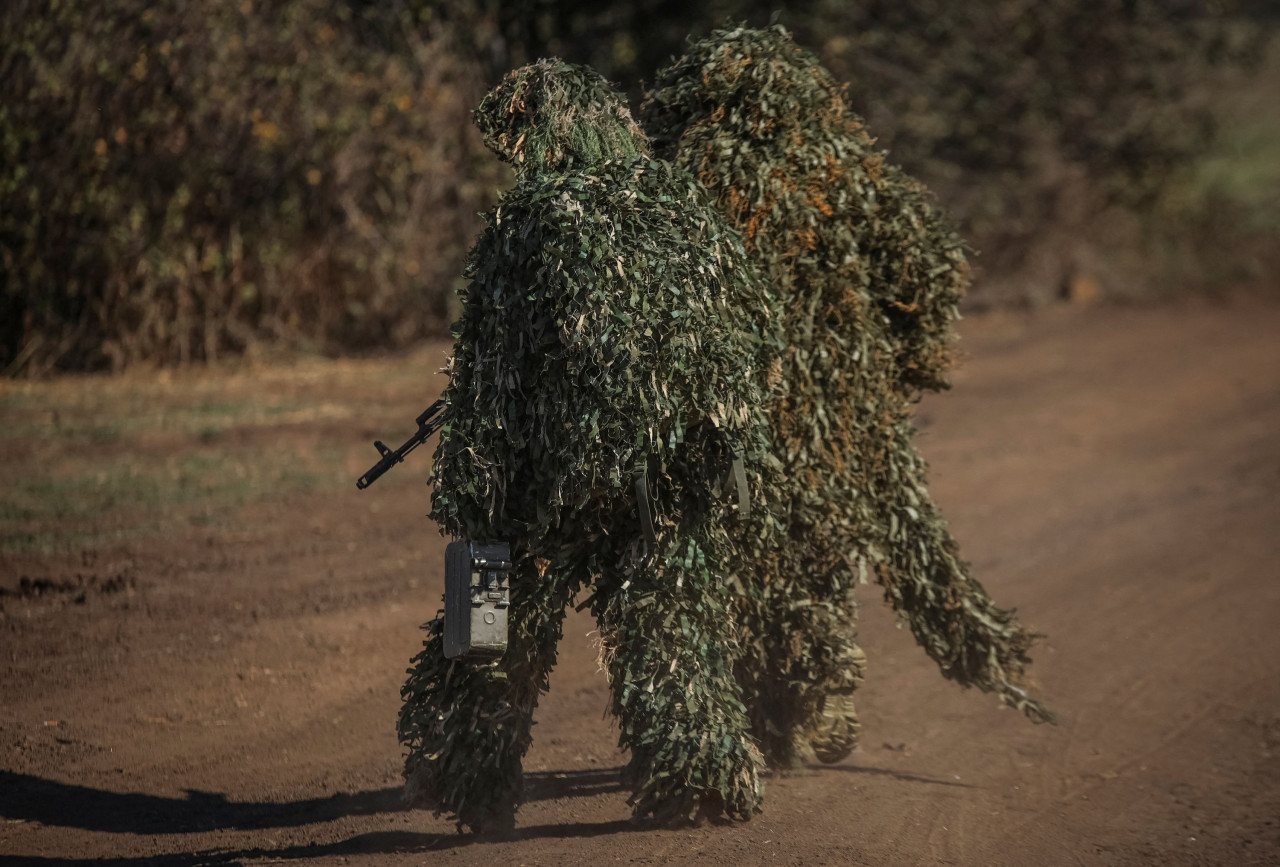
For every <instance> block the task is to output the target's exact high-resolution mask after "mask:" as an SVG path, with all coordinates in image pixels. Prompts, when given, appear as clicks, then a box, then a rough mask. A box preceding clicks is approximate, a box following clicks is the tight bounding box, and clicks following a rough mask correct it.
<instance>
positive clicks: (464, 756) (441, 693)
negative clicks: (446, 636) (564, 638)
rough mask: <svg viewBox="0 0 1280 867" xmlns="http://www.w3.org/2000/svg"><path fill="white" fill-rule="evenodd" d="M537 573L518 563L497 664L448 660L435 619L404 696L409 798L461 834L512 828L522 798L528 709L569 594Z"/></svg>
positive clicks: (527, 560) (542, 681)
mask: <svg viewBox="0 0 1280 867" xmlns="http://www.w3.org/2000/svg"><path fill="white" fill-rule="evenodd" d="M539 573H540V570H539V569H538V568H537V566H536V565H535V564H534V562H533V560H532V558H531V557H528V556H525V557H523V558H520V559H518V560H517V561H516V563H515V567H514V570H513V573H512V578H511V609H510V611H509V615H508V616H509V621H508V623H509V627H508V628H509V637H508V645H507V650H506V653H505V654H504V655H503V656H502V658H501V659H499V660H497V661H496V662H492V663H484V662H480V663H477V662H472V661H468V660H465V659H458V660H450V659H445V657H444V641H443V624H442V621H441V620H439V619H437V620H433V621H432V622H431V623H428V624H427V625H426V627H425V628H426V630H427V638H426V641H425V643H424V645H423V649H422V652H421V653H419V654H418V655H417V656H416V657H414V659H413V663H412V668H410V669H409V679H408V681H407V682H406V683H405V685H404V687H403V688H402V689H401V697H402V698H403V700H404V705H403V707H402V709H401V711H400V719H399V726H398V729H399V734H400V742H401V743H402V744H404V745H405V746H407V747H408V755H407V756H406V758H405V771H404V775H405V795H406V798H407V800H409V802H410V803H412V804H415V805H417V806H422V807H428V808H431V809H434V810H436V811H437V812H444V813H450V814H452V815H454V816H456V818H457V821H458V823H459V825H460V826H461V825H468V826H470V827H471V828H473V829H475V830H481V829H484V828H501V827H505V826H509V825H510V824H511V823H512V817H513V816H514V811H515V809H516V808H517V807H518V806H519V805H520V803H521V800H522V791H523V778H522V773H521V760H522V759H523V757H524V754H525V752H526V751H527V750H528V749H529V744H530V742H531V740H532V737H531V732H530V729H531V727H532V724H533V711H534V708H535V707H536V705H537V703H538V697H539V695H540V694H541V693H542V692H543V691H545V690H546V688H547V677H548V674H549V673H550V671H551V668H552V666H553V665H554V664H555V659H556V645H557V643H558V642H559V640H560V636H561V633H562V627H563V622H564V615H565V607H566V606H567V605H568V602H569V600H570V598H571V597H572V594H573V589H574V588H573V587H572V586H571V583H570V581H569V580H567V579H566V578H565V577H564V576H563V575H557V574H556V573H555V572H554V571H552V570H548V571H546V572H545V574H539Z"/></svg>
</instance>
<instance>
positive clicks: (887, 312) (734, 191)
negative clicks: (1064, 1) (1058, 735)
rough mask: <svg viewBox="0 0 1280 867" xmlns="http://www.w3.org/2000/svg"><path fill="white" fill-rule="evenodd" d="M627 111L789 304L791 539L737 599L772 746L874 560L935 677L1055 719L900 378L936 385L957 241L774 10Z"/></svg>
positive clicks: (717, 39)
mask: <svg viewBox="0 0 1280 867" xmlns="http://www.w3.org/2000/svg"><path fill="white" fill-rule="evenodd" d="M641 123H642V126H644V127H645V129H646V130H647V131H648V133H649V134H650V136H651V140H652V141H653V143H654V147H655V151H656V153H658V154H659V155H660V156H664V157H666V158H669V159H672V160H673V161H674V162H676V163H677V164H678V165H680V166H683V167H684V168H686V169H688V170H689V171H690V172H692V173H693V174H695V175H696V176H697V177H698V179H699V180H700V181H701V183H702V184H703V185H704V186H705V187H706V188H707V190H708V192H709V193H710V195H711V197H712V199H713V200H714V202H715V204H716V206H717V207H718V208H719V209H720V210H721V211H722V212H723V213H724V214H725V215H726V217H728V219H729V220H730V222H731V223H732V224H733V225H734V226H736V227H737V228H738V229H739V231H740V232H741V233H742V237H743V241H744V244H745V246H746V249H747V251H748V253H749V254H750V256H751V257H752V259H753V260H754V261H755V262H756V264H757V265H758V266H759V268H760V270H761V272H762V273H763V274H764V275H766V276H767V278H768V279H769V280H770V282H771V284H772V287H773V288H774V291H775V292H776V293H777V295H778V296H779V297H778V298H777V299H776V302H775V303H777V304H778V305H780V306H781V307H782V308H783V310H784V319H783V330H784V332H785V334H786V337H787V341H788V343H789V344H790V345H789V348H788V351H787V353H786V355H785V356H784V363H783V366H782V369H781V380H782V383H781V395H782V396H781V397H780V398H779V400H778V402H777V403H776V404H774V405H772V406H771V407H770V409H769V416H770V422H771V435H772V436H771V438H772V440H773V442H774V447H775V452H776V454H777V455H778V457H779V458H780V459H781V460H782V462H783V464H784V472H783V474H782V475H781V476H780V478H781V479H782V480H783V481H782V482H781V483H780V486H779V488H778V489H777V490H774V491H768V492H766V493H767V495H768V496H769V498H770V499H771V500H772V501H773V502H774V503H775V504H776V506H777V513H778V515H779V519H780V520H782V521H783V523H784V525H785V527H786V531H785V535H786V537H787V538H790V539H794V540H800V541H802V544H797V545H791V546H786V547H782V548H778V547H775V546H774V545H773V541H772V539H771V538H770V537H766V538H765V539H764V540H762V541H760V542H759V543H757V544H755V545H753V550H752V554H751V555H750V558H751V559H752V560H754V561H755V562H756V563H758V564H759V567H760V569H761V570H762V572H763V573H764V574H767V575H770V576H772V577H771V580H770V581H768V582H767V584H766V592H765V594H764V595H762V596H761V597H759V607H758V608H757V609H756V610H754V611H752V610H748V611H747V612H745V613H744V617H743V634H744V638H743V640H744V642H746V643H748V646H747V648H746V652H745V656H744V660H743V662H742V663H741V664H740V668H741V669H742V672H741V676H740V680H742V682H743V684H744V690H745V691H746V693H747V703H748V705H749V706H751V707H755V708H762V709H764V710H763V711H762V715H761V716H760V717H758V718H756V719H755V720H754V721H753V722H754V725H755V730H756V732H757V735H758V736H759V737H760V739H761V743H762V745H763V746H764V748H765V752H766V755H768V756H769V757H770V759H771V760H773V761H775V762H778V763H780V764H786V763H787V762H789V761H790V762H794V761H796V760H797V759H799V758H802V757H800V756H798V755H796V754H795V744H797V743H801V742H803V741H804V740H805V738H803V737H797V736H796V733H797V732H800V733H805V732H811V733H812V732H821V731H822V730H823V727H824V725H825V723H824V722H823V720H822V708H824V707H825V706H826V703H825V696H827V695H828V694H840V690H843V689H844V687H843V686H841V685H840V683H839V680H840V675H839V671H838V665H839V664H840V663H839V662H838V660H839V659H840V658H841V657H842V656H844V655H847V654H848V653H851V652H852V648H854V647H855V646H856V645H855V644H854V638H855V631H854V626H853V620H854V614H855V610H854V606H853V595H852V591H853V585H854V584H855V583H857V582H858V581H859V580H861V579H862V578H863V576H865V575H866V574H867V573H868V572H874V573H875V575H876V577H877V578H878V580H879V581H880V583H881V584H882V585H883V586H884V588H885V595H886V598H887V599H888V600H889V602H890V603H892V604H893V606H894V607H895V609H896V610H897V611H898V613H899V615H900V616H901V617H903V618H904V619H905V620H906V621H907V623H908V624H909V625H910V627H911V630H912V632H913V634H914V635H915V637H916V640H917V641H918V642H919V643H920V644H921V645H922V646H923V647H924V648H925V650H926V651H927V652H928V653H929V654H930V656H932V657H933V658H934V659H935V660H936V661H937V662H938V664H939V666H940V667H941V669H942V671H943V673H944V674H945V675H946V676H947V677H949V678H952V679H954V680H956V681H957V682H959V683H961V684H964V685H966V686H977V687H979V688H981V689H983V690H988V691H992V692H995V693H997V694H998V695H999V696H1000V697H1001V699H1002V700H1003V701H1004V702H1005V703H1006V704H1009V705H1012V706H1014V707H1017V708H1019V709H1021V710H1022V711H1024V712H1025V713H1026V714H1027V716H1028V717H1030V718H1031V719H1033V720H1037V721H1039V720H1045V719H1048V718H1049V714H1048V712H1047V711H1046V710H1045V709H1044V707H1043V706H1042V705H1041V704H1040V703H1039V702H1037V701H1035V700H1033V699H1031V698H1029V697H1028V696H1027V693H1026V691H1025V689H1024V687H1023V679H1024V671H1025V667H1026V665H1027V664H1028V662H1029V661H1030V660H1029V658H1028V656H1027V651H1028V648H1029V647H1030V645H1031V643H1032V640H1033V638H1034V635H1033V633H1032V632H1030V631H1029V630H1027V629H1026V628H1025V627H1024V626H1022V625H1021V624H1020V623H1018V621H1017V620H1016V619H1015V617H1014V616H1013V612H1011V611H1005V610H1002V609H1000V608H997V607H996V606H995V605H994V604H993V603H992V602H991V600H990V598H989V597H988V596H987V594H986V593H985V591H984V590H983V589H982V587H981V585H980V584H979V583H978V582H977V581H976V580H974V579H973V578H972V577H970V575H969V573H968V567H967V566H966V565H965V564H964V563H963V562H962V561H960V560H959V559H958V557H957V556H956V546H955V543H954V541H953V540H952V539H951V536H950V535H949V533H948V532H947V529H946V524H945V522H944V521H943V520H942V517H941V515H940V514H939V513H938V510H937V508H936V506H935V505H934V504H933V502H932V501H931V500H930V499H929V496H928V493H927V491H926V489H925V477H926V465H925V463H924V461H923V460H922V459H921V458H920V456H919V454H918V453H917V452H916V450H915V447H914V445H913V443H912V433H913V430H912V425H911V419H910V404H911V402H912V400H914V399H915V398H917V397H918V396H919V394H920V393H921V392H922V391H923V390H933V389H940V388H944V387H946V385H947V382H946V371H947V369H948V367H949V366H950V364H951V361H952V356H953V350H952V347H953V343H954V339H955V330H954V321H955V320H956V319H957V318H958V312H957V307H956V305H957V303H958V301H959V299H960V297H961V295H962V294H963V292H964V290H965V288H966V286H967V285H968V282H969V269H968V266H967V264H966V261H965V256H964V245H963V243H962V242H961V241H960V239H959V238H958V237H957V236H956V235H955V233H954V232H953V231H952V230H951V229H950V228H949V227H948V226H947V224H946V223H945V221H944V219H943V218H942V216H941V215H940V214H939V212H938V211H937V209H936V208H934V207H933V206H932V204H931V203H930V201H929V199H928V195H927V192H926V191H925V190H924V188H923V187H922V186H921V185H920V184H919V183H917V182H916V181H914V180H912V179H911V178H910V177H908V176H907V175H906V174H905V173H903V172H902V171H901V170H899V169H898V168H897V167H895V166H893V165H891V164H888V163H886V161H885V158H884V155H883V154H882V153H880V152H878V151H876V150H875V148H874V143H873V140H872V139H871V138H870V137H869V136H868V134H867V132H866V130H865V129H864V128H863V123H862V121H861V120H860V119H859V118H858V117H856V116H855V115H853V114H852V113H851V112H850V111H849V110H848V109H847V107H846V104H845V100H844V95H843V91H842V88H841V87H840V86H839V85H838V84H837V83H836V82H835V81H834V80H833V79H832V77H831V75H830V74H829V73H827V71H826V70H824V69H823V68H822V67H821V65H819V63H818V62H817V60H816V59H815V58H814V57H813V56H812V55H811V54H809V53H808V52H805V51H802V50H801V49H799V48H798V47H797V46H796V45H795V44H794V42H793V41H792V40H791V37H790V36H789V35H788V34H787V33H786V31H785V30H783V29H782V28H780V27H775V28H770V29H766V30H751V29H746V28H737V29H727V30H721V31H718V32H716V33H713V34H712V35H711V36H710V37H708V38H707V39H705V40H702V41H699V42H696V43H693V44H692V45H691V46H690V47H689V50H688V52H687V53H686V54H685V55H684V56H683V57H681V58H680V59H678V60H676V61H675V63H674V64H673V65H672V66H670V67H669V68H667V69H664V70H661V71H660V72H659V73H658V74H657V76H656V78H655V84H654V87H653V90H652V91H651V92H650V93H649V95H648V98H647V101H646V103H645V105H644V107H643V108H642V114H641ZM777 624H787V627H788V629H792V628H793V627H794V628H795V629H794V631H792V634H793V635H794V636H796V637H795V640H794V642H793V643H792V644H791V646H790V647H787V646H785V645H784V644H782V643H781V642H780V641H778V640H777V636H776V633H774V639H773V640H772V641H771V640H770V639H769V636H770V634H771V630H776V628H777ZM805 629H807V630H808V631H804V630H805ZM779 649H781V650H782V652H783V654H784V657H783V658H777V657H775V656H773V655H771V654H772V653H774V652H776V651H778V650H779ZM776 696H785V697H786V698H785V700H781V701H778V700H775V699H774V697H776ZM819 737H820V736H819Z"/></svg>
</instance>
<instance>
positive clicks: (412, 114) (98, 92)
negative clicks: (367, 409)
mask: <svg viewBox="0 0 1280 867" xmlns="http://www.w3.org/2000/svg"><path fill="white" fill-rule="evenodd" d="M0 26H3V27H4V29H5V33H6V36H5V37H4V41H3V43H2V44H0V201H2V202H3V208H0V368H3V367H7V368H8V369H9V371H10V372H17V371H27V372H30V373H33V374H38V373H41V372H45V371H49V370H54V369H94V368H99V367H108V366H109V367H113V368H119V367H123V366H125V365H128V364H132V363H136V362H139V361H145V362H149V363H187V362H190V361H193V360H197V359H212V358H215V357H217V356H218V355H220V354H223V353H239V352H243V351H245V350H246V349H248V348H250V347H251V346H253V345H254V344H255V343H257V342H259V341H270V342H281V343H285V344H293V345H298V346H303V347H311V348H314V349H319V350H329V349H333V348H336V347H344V348H362V347H386V346H403V345H405V344H407V343H409V342H411V341H413V340H415V339H417V338H420V337H421V336H422V335H424V334H427V333H433V332H436V331H438V330H439V328H440V326H441V323H442V322H443V321H444V320H445V315H444V313H445V311H444V299H445V297H446V296H447V294H448V292H447V290H448V288H449V287H450V286H451V285H452V282H453V281H454V280H455V279H457V275H458V273H459V270H460V262H461V259H462V258H463V256H464V255H465V251H466V249H467V247H468V246H469V244H470V240H471V237H472V235H473V234H474V232H475V231H477V230H478V227H479V223H478V221H476V220H475V219H474V217H473V216H472V215H473V214H474V212H475V211H476V210H478V206H479V205H480V203H481V202H482V201H484V200H486V199H488V198H489V197H490V196H489V194H487V193H486V192H485V190H484V186H485V182H488V185H489V186H490V187H492V186H493V185H494V183H495V182H496V179H497V178H498V177H500V176H499V175H497V174H495V171H494V169H493V168H492V166H493V164H492V161H491V160H489V159H487V158H486V157H485V156H483V148H482V147H481V146H480V141H479V136H478V135H477V134H476V132H475V131H474V130H473V129H472V127H471V124H470V119H469V112H470V109H471V107H472V106H473V105H474V103H475V101H476V99H478V97H479V94H480V93H482V92H483V84H482V82H481V81H480V76H479V72H478V69H477V67H476V65H475V64H474V63H473V62H471V61H469V60H466V59H460V58H459V57H458V56H457V55H456V54H455V53H453V52H450V51H447V50H443V47H444V46H445V45H448V44H451V43H450V42H448V39H447V28H444V27H441V26H438V25H437V24H436V23H435V22H433V21H432V20H431V16H430V15H429V13H426V12H420V11H419V12H414V11H411V10H410V9H409V8H408V7H406V6H405V5H404V4H402V3H394V4H385V3H372V2H363V0H346V2H344V0H276V2H266V3H260V4H258V5H255V4H254V3H253V2H252V0H241V2H238V3H236V4H228V3H221V2H214V0H161V2H149V0H120V2H116V3H111V4H100V3H96V2H93V0H72V2H54V0H12V2H9V3H7V4H5V5H4V7H3V9H0Z"/></svg>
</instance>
